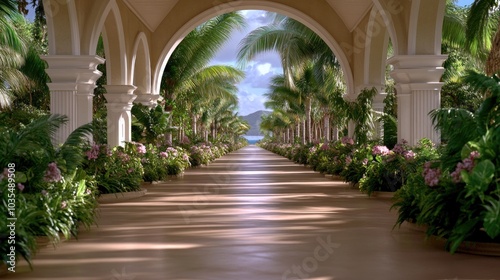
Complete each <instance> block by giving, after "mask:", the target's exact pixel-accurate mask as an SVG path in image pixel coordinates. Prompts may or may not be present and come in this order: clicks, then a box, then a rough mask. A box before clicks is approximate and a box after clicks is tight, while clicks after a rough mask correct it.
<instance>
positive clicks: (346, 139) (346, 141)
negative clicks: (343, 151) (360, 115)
mask: <svg viewBox="0 0 500 280" xmlns="http://www.w3.org/2000/svg"><path fill="white" fill-rule="evenodd" d="M340 141H341V142H342V144H344V145H347V144H349V145H354V140H353V139H352V138H350V137H347V136H344V137H342V139H341V140H340Z"/></svg>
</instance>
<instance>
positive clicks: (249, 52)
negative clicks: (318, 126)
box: [238, 15, 340, 143]
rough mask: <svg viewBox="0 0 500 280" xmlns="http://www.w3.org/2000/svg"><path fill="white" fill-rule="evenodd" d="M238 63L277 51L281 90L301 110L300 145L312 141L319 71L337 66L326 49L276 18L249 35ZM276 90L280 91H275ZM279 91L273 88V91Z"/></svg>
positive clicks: (284, 19)
mask: <svg viewBox="0 0 500 280" xmlns="http://www.w3.org/2000/svg"><path fill="white" fill-rule="evenodd" d="M240 45H241V48H240V51H239V53H238V59H239V61H240V62H241V63H242V64H245V63H246V62H248V61H249V60H251V59H253V58H254V57H255V55H257V54H258V53H261V52H266V51H276V52H278V54H279V55H280V57H281V61H282V64H283V69H284V79H283V82H284V84H282V85H279V86H280V87H283V88H281V89H280V90H285V88H286V87H288V90H289V91H290V93H291V92H294V93H295V94H296V95H297V97H298V98H297V99H296V100H297V101H298V102H299V103H300V104H301V105H302V106H303V107H304V110H305V118H304V119H303V120H302V135H303V136H302V142H303V143H305V142H306V141H311V140H312V138H313V137H312V118H311V112H312V109H313V108H312V104H313V103H314V100H315V95H316V94H317V93H318V91H319V90H320V89H319V85H320V83H318V81H319V80H318V78H319V76H321V74H319V75H318V73H317V72H319V71H318V69H324V68H325V67H326V68H337V69H339V68H340V66H339V64H338V61H337V59H336V57H335V55H334V54H333V52H332V51H331V50H330V48H329V47H328V45H327V44H326V43H325V42H324V41H323V40H322V39H321V38H320V37H319V36H318V35H317V34H316V33H314V32H313V31H312V30H310V29H309V28H307V27H306V26H305V25H303V24H301V23H300V22H298V21H296V20H293V19H291V18H288V17H284V16H280V15H276V16H275V21H274V23H273V24H271V25H268V26H263V27H260V28H258V29H256V30H254V31H252V32H251V33H250V34H249V35H247V37H245V38H244V39H243V40H242V41H241V43H240ZM278 88H279V87H278ZM278 88H276V87H275V88H274V89H273V88H272V89H271V91H274V90H276V89H278Z"/></svg>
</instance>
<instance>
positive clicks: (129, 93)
mask: <svg viewBox="0 0 500 280" xmlns="http://www.w3.org/2000/svg"><path fill="white" fill-rule="evenodd" d="M104 88H105V89H106V92H107V93H105V94H104V97H105V98H106V101H107V103H106V106H107V107H108V108H110V109H111V108H119V107H120V108H124V107H127V108H128V107H130V108H131V107H132V102H133V101H134V99H135V98H136V97H137V95H135V94H134V90H135V89H136V88H137V87H135V86H133V85H105V86H104Z"/></svg>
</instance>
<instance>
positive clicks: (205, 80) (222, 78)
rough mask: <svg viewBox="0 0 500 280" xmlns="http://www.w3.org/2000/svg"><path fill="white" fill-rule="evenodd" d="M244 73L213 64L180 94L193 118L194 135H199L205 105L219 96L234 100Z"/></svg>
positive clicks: (196, 76) (202, 70)
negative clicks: (198, 128)
mask: <svg viewBox="0 0 500 280" xmlns="http://www.w3.org/2000/svg"><path fill="white" fill-rule="evenodd" d="M243 77H244V73H243V71H241V70H238V69H236V68H234V67H231V66H226V65H212V66H207V67H205V68H203V69H201V70H200V71H198V72H197V73H196V74H195V75H194V76H193V77H192V78H191V80H192V83H191V84H190V85H189V86H188V88H186V90H184V91H183V92H182V93H181V95H180V96H178V97H177V98H178V103H179V104H183V107H184V108H185V109H187V111H188V112H189V114H190V118H191V129H192V132H193V136H194V137H196V136H197V132H198V131H197V126H198V125H197V122H198V118H199V117H200V114H201V113H202V110H203V109H204V106H207V105H208V104H209V103H210V102H211V101H213V100H214V99H216V98H218V97H222V98H225V99H232V100H234V97H235V94H236V92H237V91H238V89H237V87H236V85H235V84H236V83H237V82H239V81H240V80H241V79H243Z"/></svg>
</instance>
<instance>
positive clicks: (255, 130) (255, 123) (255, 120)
mask: <svg viewBox="0 0 500 280" xmlns="http://www.w3.org/2000/svg"><path fill="white" fill-rule="evenodd" d="M270 113H271V112H270V111H263V110H261V111H257V112H254V113H251V114H250V115H246V116H242V117H241V118H242V119H244V120H245V121H247V122H248V123H249V124H250V126H251V127H250V130H249V131H248V132H247V134H246V135H248V136H261V135H262V133H261V132H260V121H261V118H260V117H261V116H262V115H269V114H270Z"/></svg>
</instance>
